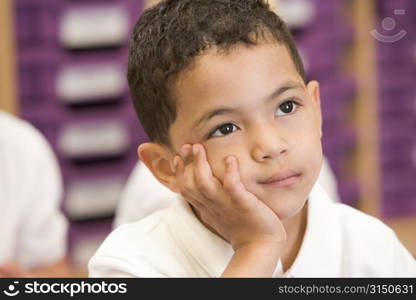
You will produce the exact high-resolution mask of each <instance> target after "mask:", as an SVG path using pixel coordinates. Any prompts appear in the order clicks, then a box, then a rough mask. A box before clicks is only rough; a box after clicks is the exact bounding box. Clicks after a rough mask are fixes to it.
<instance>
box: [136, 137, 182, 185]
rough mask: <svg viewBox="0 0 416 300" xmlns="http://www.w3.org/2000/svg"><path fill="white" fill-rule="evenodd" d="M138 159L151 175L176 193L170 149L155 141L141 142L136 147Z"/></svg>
mask: <svg viewBox="0 0 416 300" xmlns="http://www.w3.org/2000/svg"><path fill="white" fill-rule="evenodd" d="M137 154H138V155H139V159H140V160H141V161H142V162H143V163H144V164H145V165H146V166H147V168H148V169H149V170H150V171H151V172H152V174H153V176H155V178H156V179H157V180H158V181H159V182H160V183H161V184H163V185H164V186H166V187H167V188H168V189H170V190H171V191H172V192H174V193H178V192H179V191H178V189H177V186H176V176H175V169H174V167H173V158H174V156H173V155H172V153H171V151H170V150H168V149H167V148H166V147H165V146H162V145H160V144H157V143H143V144H141V145H140V146H139V147H138V148H137Z"/></svg>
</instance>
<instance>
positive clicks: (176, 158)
mask: <svg viewBox="0 0 416 300" xmlns="http://www.w3.org/2000/svg"><path fill="white" fill-rule="evenodd" d="M173 166H174V167H175V170H176V168H177V167H178V157H177V156H175V157H174V158H173Z"/></svg>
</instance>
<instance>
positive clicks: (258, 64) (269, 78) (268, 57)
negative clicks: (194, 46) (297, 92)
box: [174, 43, 303, 114]
mask: <svg viewBox="0 0 416 300" xmlns="http://www.w3.org/2000/svg"><path fill="white" fill-rule="evenodd" d="M287 82H298V83H299V84H302V85H303V80H302V78H301V76H300V75H299V73H298V72H297V70H296V67H295V65H294V63H293V61H292V59H291V56H290V54H289V52H288V50H287V49H286V47H285V46H283V45H280V44H277V43H273V44H272V43H267V44H260V45H256V46H251V47H247V46H244V45H241V46H236V47H234V48H233V49H231V50H230V51H227V52H223V51H218V50H217V49H210V50H208V51H206V52H205V53H203V54H202V55H200V56H199V57H198V58H196V59H195V61H194V63H193V64H192V66H191V68H189V69H187V70H185V71H184V72H183V73H181V74H180V76H178V78H177V80H176V83H175V87H174V94H175V99H176V105H177V111H178V113H180V111H183V110H187V111H189V110H191V111H192V114H195V113H197V112H198V111H201V110H203V109H204V108H205V107H206V106H212V105H216V104H221V103H222V104H226V102H228V101H231V100H232V99H230V98H235V97H237V98H240V97H245V96H247V93H249V94H250V95H252V96H253V97H262V96H264V95H267V94H268V93H270V92H271V91H272V90H274V89H276V88H277V87H278V86H279V85H284V84H285V83H287Z"/></svg>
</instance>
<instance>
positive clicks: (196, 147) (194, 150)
mask: <svg viewBox="0 0 416 300" xmlns="http://www.w3.org/2000/svg"><path fill="white" fill-rule="evenodd" d="M192 151H193V153H194V155H197V154H198V153H199V147H198V146H197V145H193V146H192Z"/></svg>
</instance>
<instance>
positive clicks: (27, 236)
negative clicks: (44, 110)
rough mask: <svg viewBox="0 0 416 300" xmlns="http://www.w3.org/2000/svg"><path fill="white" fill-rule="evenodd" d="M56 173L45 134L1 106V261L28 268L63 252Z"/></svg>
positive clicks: (63, 231)
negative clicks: (3, 109) (6, 111)
mask: <svg viewBox="0 0 416 300" xmlns="http://www.w3.org/2000/svg"><path fill="white" fill-rule="evenodd" d="M62 196H63V194H62V182H61V174H60V171H59V167H58V164H57V161H56V159H55V155H54V153H53V152H52V149H51V148H50V146H49V144H48V143H47V141H46V139H45V138H44V137H43V136H42V135H41V134H40V133H39V131H38V130H36V129H35V128H34V127H33V126H31V125H30V124H29V123H27V122H25V121H23V120H20V119H18V118H15V117H14V116H12V115H9V114H7V113H4V112H1V111H0V213H1V217H0V245H1V246H0V265H1V264H3V263H6V262H14V263H18V264H20V265H21V266H22V267H23V268H26V269H31V268H36V267H40V266H42V265H45V264H50V263H54V262H56V261H58V260H61V259H62V258H63V257H64V256H65V254H66V233H67V226H68V225H67V221H66V219H65V218H64V216H63V214H62V213H61V212H60V209H59V206H60V203H61V201H62Z"/></svg>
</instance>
